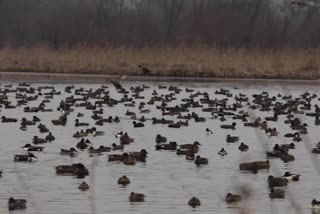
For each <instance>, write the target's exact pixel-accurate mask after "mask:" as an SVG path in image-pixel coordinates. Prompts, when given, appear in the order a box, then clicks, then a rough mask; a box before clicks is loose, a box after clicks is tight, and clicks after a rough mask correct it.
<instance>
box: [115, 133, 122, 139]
mask: <svg viewBox="0 0 320 214" xmlns="http://www.w3.org/2000/svg"><path fill="white" fill-rule="evenodd" d="M122 136H123V131H121V132H119V133H117V134H116V135H115V137H116V138H120V137H122Z"/></svg>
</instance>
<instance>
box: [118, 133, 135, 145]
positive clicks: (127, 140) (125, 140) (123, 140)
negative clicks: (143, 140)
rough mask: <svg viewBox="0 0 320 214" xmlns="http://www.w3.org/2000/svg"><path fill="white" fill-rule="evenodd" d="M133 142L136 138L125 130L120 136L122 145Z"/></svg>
mask: <svg viewBox="0 0 320 214" xmlns="http://www.w3.org/2000/svg"><path fill="white" fill-rule="evenodd" d="M133 142H134V139H133V138H130V137H129V135H128V133H127V132H125V133H124V134H123V136H121V137H120V143H121V144H122V145H126V144H130V143H133Z"/></svg>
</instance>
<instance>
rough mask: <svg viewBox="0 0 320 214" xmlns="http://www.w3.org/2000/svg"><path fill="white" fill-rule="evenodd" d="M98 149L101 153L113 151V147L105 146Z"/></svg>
mask: <svg viewBox="0 0 320 214" xmlns="http://www.w3.org/2000/svg"><path fill="white" fill-rule="evenodd" d="M98 149H99V150H100V152H110V151H111V147H109V146H103V145H101V146H99V148H98Z"/></svg>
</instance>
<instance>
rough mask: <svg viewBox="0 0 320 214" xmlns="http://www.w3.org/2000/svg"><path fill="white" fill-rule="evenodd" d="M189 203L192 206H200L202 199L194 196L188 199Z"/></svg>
mask: <svg viewBox="0 0 320 214" xmlns="http://www.w3.org/2000/svg"><path fill="white" fill-rule="evenodd" d="M188 205H189V206H190V207H192V208H196V207H199V206H200V205H201V202H200V200H199V199H198V198H197V197H192V198H191V199H190V200H189V201H188Z"/></svg>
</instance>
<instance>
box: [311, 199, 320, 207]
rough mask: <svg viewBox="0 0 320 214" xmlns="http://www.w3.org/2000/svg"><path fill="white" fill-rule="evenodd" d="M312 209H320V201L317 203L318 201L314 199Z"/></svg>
mask: <svg viewBox="0 0 320 214" xmlns="http://www.w3.org/2000/svg"><path fill="white" fill-rule="evenodd" d="M311 206H312V208H320V201H317V200H316V199H313V200H312V201H311Z"/></svg>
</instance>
